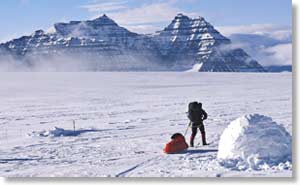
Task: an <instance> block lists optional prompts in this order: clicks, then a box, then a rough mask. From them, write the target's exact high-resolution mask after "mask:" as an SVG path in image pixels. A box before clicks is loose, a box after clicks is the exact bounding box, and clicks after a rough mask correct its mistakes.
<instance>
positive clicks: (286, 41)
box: [217, 24, 292, 66]
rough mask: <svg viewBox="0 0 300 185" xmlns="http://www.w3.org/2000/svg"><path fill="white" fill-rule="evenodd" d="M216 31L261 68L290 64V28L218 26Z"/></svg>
mask: <svg viewBox="0 0 300 185" xmlns="http://www.w3.org/2000/svg"><path fill="white" fill-rule="evenodd" d="M217 29H218V30H219V31H220V32H221V33H222V34H224V35H225V36H227V37H230V38H231V39H232V42H233V43H232V45H233V46H232V47H236V46H240V47H241V48H243V49H244V50H245V51H246V52H247V53H248V54H249V55H250V56H251V57H252V58H254V59H256V60H257V61H258V62H259V63H260V64H262V65H263V66H270V65H291V64H292V28H291V26H282V25H274V24H252V25H239V26H220V27H217Z"/></svg>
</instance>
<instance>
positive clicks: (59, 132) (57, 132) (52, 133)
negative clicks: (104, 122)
mask: <svg viewBox="0 0 300 185" xmlns="http://www.w3.org/2000/svg"><path fill="white" fill-rule="evenodd" d="M97 131H99V130H96V129H86V130H83V129H80V130H66V129H63V128H59V127H54V128H53V129H52V130H48V131H46V130H43V131H40V132H37V131H33V132H32V133H31V134H28V135H29V136H38V137H68V136H79V135H80V134H83V133H86V132H97Z"/></svg>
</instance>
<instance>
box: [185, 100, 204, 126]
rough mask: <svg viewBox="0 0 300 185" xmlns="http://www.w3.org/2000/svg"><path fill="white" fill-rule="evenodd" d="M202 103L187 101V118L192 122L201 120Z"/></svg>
mask: <svg viewBox="0 0 300 185" xmlns="http://www.w3.org/2000/svg"><path fill="white" fill-rule="evenodd" d="M202 114H203V113H202V104H201V103H198V102H191V103H189V110H188V118H189V119H190V121H191V122H193V123H199V122H202V121H203V120H202V117H203V115H202Z"/></svg>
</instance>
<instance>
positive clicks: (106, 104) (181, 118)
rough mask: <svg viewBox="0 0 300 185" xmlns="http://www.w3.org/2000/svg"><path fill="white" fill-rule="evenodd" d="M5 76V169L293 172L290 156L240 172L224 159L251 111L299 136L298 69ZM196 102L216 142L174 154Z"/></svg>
mask: <svg viewBox="0 0 300 185" xmlns="http://www.w3.org/2000/svg"><path fill="white" fill-rule="evenodd" d="M0 84H1V85H0V102H1V104H0V126H1V129H0V143H1V144H0V176H3V177H28V176H34V177H44V176H47V177H48V176H51V177H62V176H67V177H69V176H75V177H95V176H97V177H103V176H104V177H107V176H110V177H161V176H162V177H228V176H235V177H237V176H239V177H240V176H242V177H244V176H250V177H252V176H264V177H265V176H267V177H272V176H277V177H278V176H281V177H282V176H292V168H285V167H284V166H287V165H283V164H282V163H280V164H278V165H277V166H275V167H274V166H272V167H270V168H264V169H261V170H255V169H251V168H250V169H248V170H243V169H241V170H239V169H231V168H227V167H226V166H222V165H220V163H219V161H218V158H217V154H218V146H219V141H220V136H221V134H222V133H223V131H224V129H225V128H227V127H228V125H229V123H230V122H231V121H233V120H235V119H236V118H239V117H241V116H242V115H246V114H249V113H259V114H261V115H268V116H269V117H271V118H272V119H273V121H274V122H276V123H280V124H282V126H283V127H284V128H285V129H286V130H287V131H288V132H289V134H290V135H292V74H291V73H281V74H273V73H272V74H271V73H268V74H266V73H171V72H169V73H151V72H149V73H0ZM191 101H201V102H202V104H203V108H204V109H205V111H206V112H207V113H208V119H207V120H205V121H204V124H205V129H206V135H207V141H208V142H209V143H210V145H208V146H201V145H198V146H196V147H195V148H188V149H187V150H186V151H185V152H183V153H180V154H172V155H167V154H165V153H163V148H164V146H165V144H166V143H167V142H169V141H170V137H171V136H172V135H173V134H174V133H177V132H180V133H182V134H183V133H184V132H185V130H186V128H187V124H188V119H187V116H186V113H185V112H186V109H187V107H188V103H189V102H191ZM73 120H74V121H75V129H74V125H73ZM55 127H57V128H55ZM276 128H277V127H276ZM266 129H267V130H266V132H270V131H272V130H270V129H269V127H267V128H266ZM275 131H276V129H275ZM259 133H262V134H263V133H264V132H262V131H260V132H259ZM190 134H191V130H189V131H188V133H187V135H186V137H185V138H186V139H188V138H189V137H190ZM274 138H275V137H274ZM276 138H279V136H278V137H276ZM198 143H201V136H200V134H199V133H198V135H197V136H196V138H195V145H197V144H198ZM259 144H263V143H259ZM266 144H269V142H268V143H266ZM272 155H279V154H278V153H275V154H272Z"/></svg>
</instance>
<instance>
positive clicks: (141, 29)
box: [126, 24, 161, 34]
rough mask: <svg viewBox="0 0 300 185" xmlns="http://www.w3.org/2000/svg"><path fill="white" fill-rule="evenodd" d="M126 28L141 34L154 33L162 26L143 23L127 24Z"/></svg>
mask: <svg viewBox="0 0 300 185" xmlns="http://www.w3.org/2000/svg"><path fill="white" fill-rule="evenodd" d="M126 29H128V30H130V31H132V32H135V33H141V34H152V33H155V32H156V31H158V30H160V29H161V27H160V26H154V25H152V24H142V25H127V26H126Z"/></svg>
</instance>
